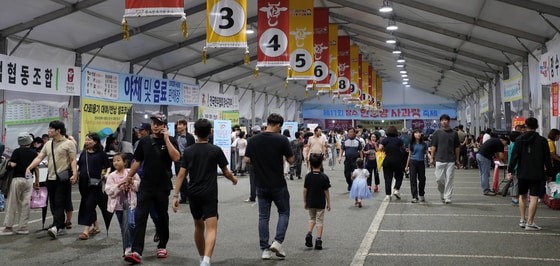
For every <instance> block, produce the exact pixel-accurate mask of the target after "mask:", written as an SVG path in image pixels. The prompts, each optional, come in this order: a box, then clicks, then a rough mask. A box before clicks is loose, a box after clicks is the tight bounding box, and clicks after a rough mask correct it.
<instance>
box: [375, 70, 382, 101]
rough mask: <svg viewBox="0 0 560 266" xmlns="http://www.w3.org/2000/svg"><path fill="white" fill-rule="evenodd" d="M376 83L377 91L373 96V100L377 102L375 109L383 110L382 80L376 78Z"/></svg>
mask: <svg viewBox="0 0 560 266" xmlns="http://www.w3.org/2000/svg"><path fill="white" fill-rule="evenodd" d="M376 81H377V90H376V92H375V95H377V96H376V97H375V98H376V100H377V108H383V79H382V78H381V77H379V76H377V78H376Z"/></svg>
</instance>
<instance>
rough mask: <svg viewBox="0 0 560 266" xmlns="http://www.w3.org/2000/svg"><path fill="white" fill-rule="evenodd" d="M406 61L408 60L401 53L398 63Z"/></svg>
mask: <svg viewBox="0 0 560 266" xmlns="http://www.w3.org/2000/svg"><path fill="white" fill-rule="evenodd" d="M404 62H406V60H405V59H404V56H402V55H400V56H399V58H398V59H397V63H404Z"/></svg>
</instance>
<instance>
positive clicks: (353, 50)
mask: <svg viewBox="0 0 560 266" xmlns="http://www.w3.org/2000/svg"><path fill="white" fill-rule="evenodd" d="M350 82H351V83H350V84H351V85H350V90H351V91H350V94H351V95H352V98H359V97H360V94H359V91H360V86H359V84H360V47H359V46H357V45H352V46H350Z"/></svg>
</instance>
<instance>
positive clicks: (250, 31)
mask: <svg viewBox="0 0 560 266" xmlns="http://www.w3.org/2000/svg"><path fill="white" fill-rule="evenodd" d="M245 33H247V34H253V33H255V30H253V26H251V25H248V26H247V30H245Z"/></svg>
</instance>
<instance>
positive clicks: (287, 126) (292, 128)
mask: <svg viewBox="0 0 560 266" xmlns="http://www.w3.org/2000/svg"><path fill="white" fill-rule="evenodd" d="M286 129H287V130H289V131H290V138H291V139H294V138H295V137H296V131H297V130H298V123H297V122H284V124H283V125H282V133H284V130H286Z"/></svg>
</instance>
